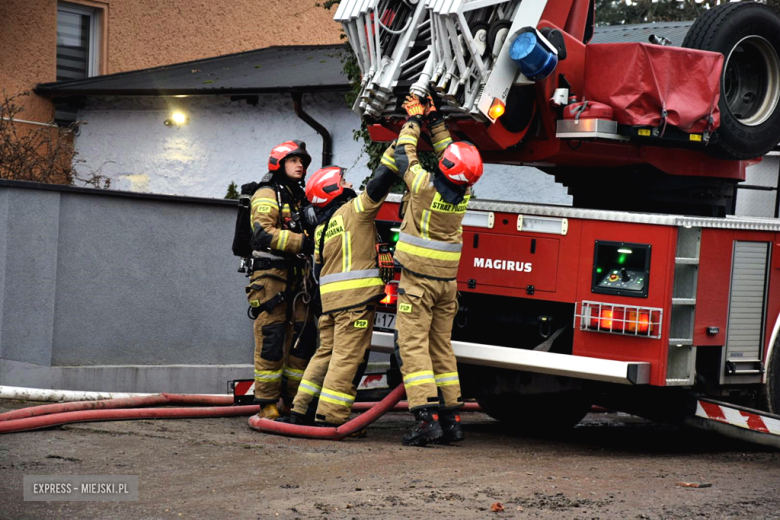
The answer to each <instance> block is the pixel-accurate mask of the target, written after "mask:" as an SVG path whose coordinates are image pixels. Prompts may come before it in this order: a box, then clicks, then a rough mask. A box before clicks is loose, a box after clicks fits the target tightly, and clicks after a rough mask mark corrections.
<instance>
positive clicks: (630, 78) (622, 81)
mask: <svg viewBox="0 0 780 520" xmlns="http://www.w3.org/2000/svg"><path fill="white" fill-rule="evenodd" d="M722 69H723V55H722V54H719V53H715V52H707V51H698V50H693V49H683V48H680V47H663V46H660V45H650V44H647V43H602V44H592V45H588V46H587V55H586V59H585V99H588V100H592V101H599V102H601V103H606V104H607V105H609V106H611V107H612V108H613V109H614V111H615V116H614V117H615V120H616V121H617V122H618V123H621V124H624V125H633V126H659V125H661V124H663V123H662V114H663V110H664V109H666V112H667V123H668V124H671V125H674V126H676V127H678V128H680V129H681V130H684V131H686V132H689V133H700V132H703V131H705V130H714V129H716V128H718V126H720V111H719V110H718V100H719V99H720V73H721V70H722ZM710 115H711V116H712V119H713V123H712V125H711V126H710V124H709V117H710Z"/></svg>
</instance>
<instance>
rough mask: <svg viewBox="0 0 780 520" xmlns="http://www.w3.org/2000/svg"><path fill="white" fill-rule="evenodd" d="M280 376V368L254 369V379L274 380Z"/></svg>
mask: <svg viewBox="0 0 780 520" xmlns="http://www.w3.org/2000/svg"><path fill="white" fill-rule="evenodd" d="M281 378H282V371H281V370H255V381H276V380H277V379H281Z"/></svg>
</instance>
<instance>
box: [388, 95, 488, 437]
mask: <svg viewBox="0 0 780 520" xmlns="http://www.w3.org/2000/svg"><path fill="white" fill-rule="evenodd" d="M403 106H404V109H405V110H406V111H407V114H408V115H409V117H408V119H407V121H406V124H404V126H403V129H402V130H401V133H400V135H399V136H398V141H397V146H396V149H395V153H394V160H395V165H396V167H397V168H398V171H399V173H400V174H401V175H403V179H404V181H405V182H406V185H407V187H408V188H409V201H408V206H407V208H406V213H405V214H404V217H403V223H402V224H401V233H400V236H399V239H398V243H397V244H396V253H395V257H396V260H398V262H399V263H400V264H401V266H402V268H403V269H402V274H401V283H400V284H399V288H398V318H397V321H396V356H397V359H398V364H399V365H400V367H401V373H402V374H403V380H404V386H405V387H406V395H407V398H408V400H409V409H410V411H412V413H413V414H414V416H415V419H416V424H415V426H414V427H413V428H412V430H411V431H410V432H409V433H407V434H406V435H404V437H403V444H404V445H407V446H425V445H426V444H427V443H428V442H456V441H460V440H463V438H464V437H463V431H462V430H461V428H460V415H459V414H458V413H457V410H458V408H460V407H461V406H463V399H462V397H461V393H460V382H459V380H458V371H457V366H456V360H455V354H454V353H453V351H452V344H451V342H450V337H451V331H452V322H453V319H454V318H455V314H456V313H457V310H458V301H457V283H456V281H455V278H456V276H457V272H458V263H459V262H460V253H461V248H462V243H463V240H462V228H461V222H462V220H463V216H464V214H465V213H466V206H467V205H468V201H469V198H470V196H471V190H470V186H471V185H473V184H474V183H475V182H477V180H479V178H480V177H481V176H482V159H481V157H480V155H479V152H478V151H477V149H476V147H475V146H474V145H472V144H470V143H465V142H453V141H452V139H451V137H450V134H449V132H448V131H447V128H446V126H445V124H444V120H443V118H441V117H440V116H439V112H438V111H436V109H435V106H434V104H433V102H432V101H431V100H430V97H429V99H428V103H427V106H426V107H424V106H423V105H422V103H421V102H420V100H419V99H418V98H416V97H414V96H409V97H407V99H406V102H405V103H404V105H403ZM423 116H425V118H426V119H427V123H428V127H429V129H430V133H431V140H432V143H433V147H434V151H435V152H436V155H437V159H439V164H438V166H439V167H438V171H435V172H428V171H426V170H425V169H424V168H423V167H422V165H421V164H420V162H419V160H418V158H417V141H418V139H419V137H420V131H421V125H422V123H423ZM439 393H441V399H440V397H439ZM437 412H438V414H437Z"/></svg>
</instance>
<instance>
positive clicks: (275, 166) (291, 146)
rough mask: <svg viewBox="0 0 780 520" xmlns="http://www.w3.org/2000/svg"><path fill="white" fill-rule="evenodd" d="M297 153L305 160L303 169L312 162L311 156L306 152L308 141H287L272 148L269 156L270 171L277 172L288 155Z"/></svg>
mask: <svg viewBox="0 0 780 520" xmlns="http://www.w3.org/2000/svg"><path fill="white" fill-rule="evenodd" d="M295 155H297V156H298V157H300V158H301V161H303V170H304V172H305V171H306V168H308V167H309V164H311V156H310V155H309V154H308V153H307V152H306V143H304V142H303V141H285V142H283V143H282V144H280V145H277V146H275V147H274V149H273V150H271V155H270V157H268V171H269V172H275V171H278V170H279V168H281V167H282V162H283V161H284V160H285V159H287V158H288V157H292V156H295Z"/></svg>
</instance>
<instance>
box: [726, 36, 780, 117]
mask: <svg viewBox="0 0 780 520" xmlns="http://www.w3.org/2000/svg"><path fill="white" fill-rule="evenodd" d="M723 69H724V71H725V72H724V73H723V88H722V95H723V97H724V99H725V101H726V107H727V108H728V110H729V112H730V113H731V115H733V116H734V117H735V118H736V119H737V121H739V122H740V123H742V124H743V125H745V126H757V125H760V124H761V123H763V122H764V121H766V120H767V119H769V117H770V116H771V115H772V114H773V113H774V111H775V108H776V107H777V103H778V100H780V59H778V57H777V52H775V49H774V47H772V45H771V44H770V43H769V42H768V41H766V40H765V39H764V38H762V37H760V36H747V37H745V38H743V39H742V40H740V41H739V43H737V44H736V45H735V46H734V48H732V49H731V52H730V53H729V55H728V58H726V63H725V65H724V67H723Z"/></svg>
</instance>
